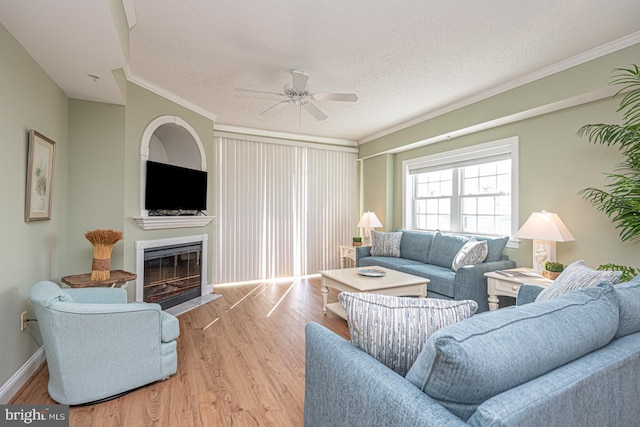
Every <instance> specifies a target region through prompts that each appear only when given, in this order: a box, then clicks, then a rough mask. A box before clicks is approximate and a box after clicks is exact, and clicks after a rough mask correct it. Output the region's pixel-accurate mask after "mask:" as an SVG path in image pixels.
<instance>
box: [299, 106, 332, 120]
mask: <svg viewBox="0 0 640 427" xmlns="http://www.w3.org/2000/svg"><path fill="white" fill-rule="evenodd" d="M302 107H304V109H305V110H307V111H308V112H309V113H310V114H311V115H312V116H313V117H315V118H316V120H324V119H326V118H327V117H328V116H327V115H326V114H325V113H323V112H322V111H320V109H319V108H318V107H316V106H315V105H313V104H312V103H310V102H305V103H304V104H302Z"/></svg>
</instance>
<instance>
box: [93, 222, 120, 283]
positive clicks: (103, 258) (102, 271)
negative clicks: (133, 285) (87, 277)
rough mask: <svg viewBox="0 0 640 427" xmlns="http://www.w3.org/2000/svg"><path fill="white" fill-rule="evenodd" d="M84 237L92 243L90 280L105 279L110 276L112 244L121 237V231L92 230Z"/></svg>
mask: <svg viewBox="0 0 640 427" xmlns="http://www.w3.org/2000/svg"><path fill="white" fill-rule="evenodd" d="M84 237H86V238H87V240H88V241H90V242H91V244H92V245H93V262H92V264H91V280H106V279H108V278H109V277H111V251H112V250H113V245H115V244H116V243H117V242H118V240H121V239H122V231H116V230H93V231H87V232H86V233H85V234H84Z"/></svg>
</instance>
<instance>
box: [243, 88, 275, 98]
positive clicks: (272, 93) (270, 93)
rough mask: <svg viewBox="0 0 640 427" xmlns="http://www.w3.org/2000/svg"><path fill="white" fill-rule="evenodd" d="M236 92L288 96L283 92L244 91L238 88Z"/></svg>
mask: <svg viewBox="0 0 640 427" xmlns="http://www.w3.org/2000/svg"><path fill="white" fill-rule="evenodd" d="M236 91H238V92H250V93H264V94H267V95H277V96H287V95H285V94H284V93H281V92H271V91H268V90H256V89H244V88H236Z"/></svg>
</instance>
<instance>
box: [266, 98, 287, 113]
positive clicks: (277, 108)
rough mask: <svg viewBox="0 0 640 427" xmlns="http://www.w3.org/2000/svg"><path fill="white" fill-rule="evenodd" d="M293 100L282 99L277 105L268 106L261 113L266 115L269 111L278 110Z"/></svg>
mask: <svg viewBox="0 0 640 427" xmlns="http://www.w3.org/2000/svg"><path fill="white" fill-rule="evenodd" d="M290 103H291V100H289V99H286V100H284V101H280V102H278V103H277V104H275V105H272V106H271V107H269V108H267V109H266V110H264V111H263V112H262V113H260V115H261V116H262V115H264V114H266V113H268V112H269V111H278V110H279V109H281V108H282V107H284V106H285V105H286V104H290Z"/></svg>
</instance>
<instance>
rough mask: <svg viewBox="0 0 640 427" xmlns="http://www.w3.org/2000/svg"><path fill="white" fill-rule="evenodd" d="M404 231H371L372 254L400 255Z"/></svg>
mask: <svg viewBox="0 0 640 427" xmlns="http://www.w3.org/2000/svg"><path fill="white" fill-rule="evenodd" d="M401 240H402V232H401V231H395V232H382V231H372V232H371V256H392V257H396V258H397V257H399V256H400V241H401Z"/></svg>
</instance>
